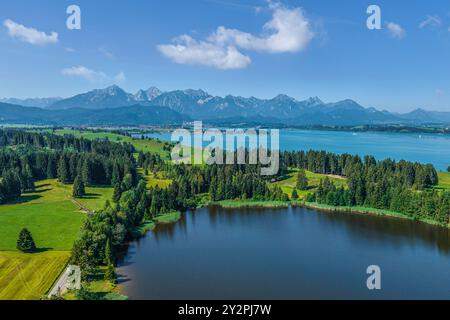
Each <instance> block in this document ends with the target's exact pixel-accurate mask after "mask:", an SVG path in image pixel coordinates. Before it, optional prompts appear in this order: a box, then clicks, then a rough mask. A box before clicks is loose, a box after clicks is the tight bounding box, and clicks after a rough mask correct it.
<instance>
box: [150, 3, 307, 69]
mask: <svg viewBox="0 0 450 320" xmlns="http://www.w3.org/2000/svg"><path fill="white" fill-rule="evenodd" d="M269 8H270V9H271V10H272V18H271V20H270V21H268V22H267V23H266V24H265V25H264V26H263V33H262V35H261V36H255V35H253V34H250V33H247V32H243V31H240V30H237V29H229V28H226V27H224V26H220V27H218V28H217V29H216V31H215V32H213V33H212V34H211V35H210V36H209V37H208V38H207V39H206V40H202V41H199V40H196V39H193V38H192V37H191V36H189V35H181V36H179V37H177V38H175V39H174V40H173V41H172V43H171V44H162V45H159V46H158V50H159V51H160V52H161V53H162V54H163V55H165V56H166V57H168V58H169V59H171V60H172V61H174V62H176V63H179V64H201V65H206V66H211V67H215V68H218V69H240V68H245V67H247V66H248V65H249V64H250V63H251V58H250V57H249V56H248V55H246V54H243V53H241V52H240V51H239V50H240V49H242V50H247V51H258V52H265V53H294V52H300V51H303V50H305V49H306V47H307V46H308V44H309V43H310V41H311V40H312V39H313V37H314V32H313V31H312V30H311V25H310V22H309V21H308V19H306V17H305V15H304V13H303V10H302V9H301V8H293V9H290V8H287V7H284V6H282V5H281V4H278V3H277V4H273V3H271V4H270V6H269Z"/></svg>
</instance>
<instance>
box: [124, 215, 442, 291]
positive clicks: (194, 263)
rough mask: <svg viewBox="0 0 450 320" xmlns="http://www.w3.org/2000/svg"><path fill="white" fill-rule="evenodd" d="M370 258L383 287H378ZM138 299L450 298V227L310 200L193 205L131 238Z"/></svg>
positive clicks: (132, 285) (131, 281) (127, 272)
mask: <svg viewBox="0 0 450 320" xmlns="http://www.w3.org/2000/svg"><path fill="white" fill-rule="evenodd" d="M369 265H378V266H379V267H380V268H381V290H374V291H371V290H368V289H367V286H366V280H367V278H368V276H369V275H367V274H366V269H367V267H368V266H369ZM118 273H119V275H120V278H121V284H120V288H121V291H122V292H123V293H124V294H126V295H128V296H129V297H130V299H431V298H433V299H450V232H449V230H447V229H445V228H440V227H435V226H430V225H427V224H423V223H418V222H414V221H409V220H401V219H396V218H387V217H377V216H370V215H357V214H349V213H324V212H317V211H314V210H309V209H305V208H289V209H276V210H275V209H232V210H231V209H220V208H204V209H200V210H197V211H196V212H188V213H186V214H184V215H183V217H182V220H181V221H179V222H178V223H175V224H172V225H159V226H158V227H157V228H156V230H155V231H153V232H149V233H148V234H147V236H146V237H144V238H142V239H141V240H139V241H137V242H133V243H131V244H130V247H129V250H128V254H127V256H126V257H125V258H124V260H123V261H122V262H121V264H120V266H119V268H118Z"/></svg>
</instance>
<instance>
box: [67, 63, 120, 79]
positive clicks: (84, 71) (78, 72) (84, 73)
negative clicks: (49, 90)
mask: <svg viewBox="0 0 450 320" xmlns="http://www.w3.org/2000/svg"><path fill="white" fill-rule="evenodd" d="M61 73H62V74H63V75H65V76H68V77H79V78H83V79H86V80H88V81H90V82H99V83H102V82H123V81H125V80H126V77H125V74H124V73H123V72H120V73H118V74H117V75H116V76H114V77H109V76H107V75H106V74H105V73H104V72H101V71H95V70H91V69H89V68H86V67H85V66H76V67H70V68H65V69H62V70H61Z"/></svg>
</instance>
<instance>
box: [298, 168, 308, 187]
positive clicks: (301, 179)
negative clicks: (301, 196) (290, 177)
mask: <svg viewBox="0 0 450 320" xmlns="http://www.w3.org/2000/svg"><path fill="white" fill-rule="evenodd" d="M297 189H299V190H308V178H307V177H306V171H305V169H300V170H299V172H298V174H297Z"/></svg>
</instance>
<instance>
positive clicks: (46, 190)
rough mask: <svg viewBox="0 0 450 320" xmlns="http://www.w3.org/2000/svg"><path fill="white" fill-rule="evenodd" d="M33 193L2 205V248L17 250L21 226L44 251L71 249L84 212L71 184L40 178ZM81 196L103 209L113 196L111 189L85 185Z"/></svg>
mask: <svg viewBox="0 0 450 320" xmlns="http://www.w3.org/2000/svg"><path fill="white" fill-rule="evenodd" d="M36 186H37V188H36V191H35V192H34V193H29V194H25V195H23V196H22V197H21V198H20V199H19V201H17V202H16V203H13V204H7V205H2V206H0V234H1V235H2V236H1V237H0V251H4V250H16V240H17V236H18V235H19V232H20V230H21V229H22V228H28V229H29V230H30V231H31V233H32V235H33V238H34V240H35V242H36V246H37V247H38V248H40V249H45V250H70V249H71V248H72V245H73V242H74V241H75V239H76V238H77V236H78V232H79V230H80V227H81V224H82V223H83V220H84V218H85V216H86V215H85V213H83V212H81V211H80V210H79V208H78V206H77V205H76V204H75V203H73V202H72V201H71V195H72V186H71V185H63V184H61V183H59V182H57V181H56V180H46V181H41V182H38V183H37V184H36ZM86 192H87V196H86V197H85V198H83V199H78V201H79V202H80V203H82V204H83V205H84V206H86V207H88V208H90V209H91V210H98V209H101V208H102V207H103V205H104V203H105V201H106V199H111V195H112V188H86Z"/></svg>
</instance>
